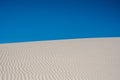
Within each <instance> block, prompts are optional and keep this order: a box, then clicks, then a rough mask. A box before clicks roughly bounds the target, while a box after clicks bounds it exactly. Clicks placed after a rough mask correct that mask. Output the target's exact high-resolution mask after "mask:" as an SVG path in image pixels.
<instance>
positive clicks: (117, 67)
mask: <svg viewBox="0 0 120 80" xmlns="http://www.w3.org/2000/svg"><path fill="white" fill-rule="evenodd" d="M0 80H120V38H105V39H104V38H100V39H71V40H58V41H57V40H56V41H42V42H39V41H37V42H24V43H12V44H0Z"/></svg>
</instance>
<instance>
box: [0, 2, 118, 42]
mask: <svg viewBox="0 0 120 80" xmlns="http://www.w3.org/2000/svg"><path fill="white" fill-rule="evenodd" d="M119 4H120V1H119V0H0V43H11V42H26V41H41V40H56V39H73V38H96V37H120V5H119Z"/></svg>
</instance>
